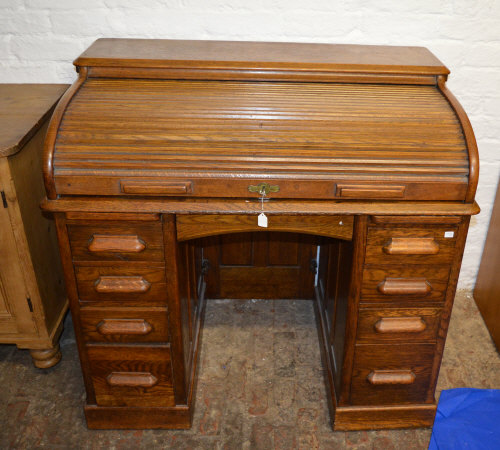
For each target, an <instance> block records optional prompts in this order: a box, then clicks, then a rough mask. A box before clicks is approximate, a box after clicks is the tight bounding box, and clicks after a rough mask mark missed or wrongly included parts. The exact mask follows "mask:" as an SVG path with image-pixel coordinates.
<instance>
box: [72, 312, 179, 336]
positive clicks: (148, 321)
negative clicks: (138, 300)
mask: <svg viewBox="0 0 500 450" xmlns="http://www.w3.org/2000/svg"><path fill="white" fill-rule="evenodd" d="M80 323H81V325H82V332H83V336H84V339H85V340H86V341H87V342H137V343H140V342H168V341H169V333H168V319H167V309H166V308H81V309H80Z"/></svg>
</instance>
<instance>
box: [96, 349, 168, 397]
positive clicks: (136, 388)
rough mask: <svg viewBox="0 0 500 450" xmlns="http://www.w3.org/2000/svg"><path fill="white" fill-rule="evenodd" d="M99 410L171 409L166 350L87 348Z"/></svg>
mask: <svg viewBox="0 0 500 450" xmlns="http://www.w3.org/2000/svg"><path fill="white" fill-rule="evenodd" d="M87 354H88V358H89V366H90V375H91V378H92V383H93V385H94V390H95V395H96V403H97V405H99V406H174V405H175V400H174V392H173V383H172V364H171V356H170V348H169V347H168V346H161V347H159V346H158V347H147V346H98V345H88V346H87Z"/></svg>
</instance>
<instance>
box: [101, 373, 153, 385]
mask: <svg viewBox="0 0 500 450" xmlns="http://www.w3.org/2000/svg"><path fill="white" fill-rule="evenodd" d="M106 381H107V383H108V384H109V385H110V386H116V387H144V388H150V387H153V386H154V385H155V384H156V383H158V378H156V377H155V376H154V375H153V374H152V373H149V372H112V373H110V374H109V375H108V376H107V377H106Z"/></svg>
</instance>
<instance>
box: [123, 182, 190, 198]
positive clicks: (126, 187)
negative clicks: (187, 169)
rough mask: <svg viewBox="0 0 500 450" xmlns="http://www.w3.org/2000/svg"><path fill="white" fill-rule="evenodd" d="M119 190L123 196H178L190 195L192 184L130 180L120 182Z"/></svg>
mask: <svg viewBox="0 0 500 450" xmlns="http://www.w3.org/2000/svg"><path fill="white" fill-rule="evenodd" d="M120 184H121V190H122V192H123V193H124V194H144V195H179V194H191V193H192V192H193V184H192V183H191V181H173V182H165V181H148V180H135V181H134V180H131V181H122V182H121V183H120Z"/></svg>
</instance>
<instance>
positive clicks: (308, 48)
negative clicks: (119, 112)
mask: <svg viewBox="0 0 500 450" xmlns="http://www.w3.org/2000/svg"><path fill="white" fill-rule="evenodd" d="M75 65H77V66H108V67H156V68H159V67H162V68H167V67H168V68H175V67H177V68H180V67H183V68H185V67H189V68H203V69H205V68H218V69H230V68H238V69H253V70H255V69H258V68H261V69H279V70H312V71H324V70H328V71H337V72H363V73H366V72H368V73H399V74H407V75H410V74H417V75H446V74H448V73H449V70H448V69H447V68H446V67H445V66H444V65H443V63H442V62H441V61H439V59H437V58H436V57H435V56H434V55H433V54H432V53H431V52H430V51H429V50H428V49H426V48H424V47H401V46H380V45H348V44H306V43H289V42H230V41H185V40H167V39H98V40H97V41H95V42H94V43H93V44H92V45H91V46H90V47H89V48H88V49H87V50H86V51H85V52H84V53H82V55H80V57H78V58H77V59H76V61H75Z"/></svg>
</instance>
